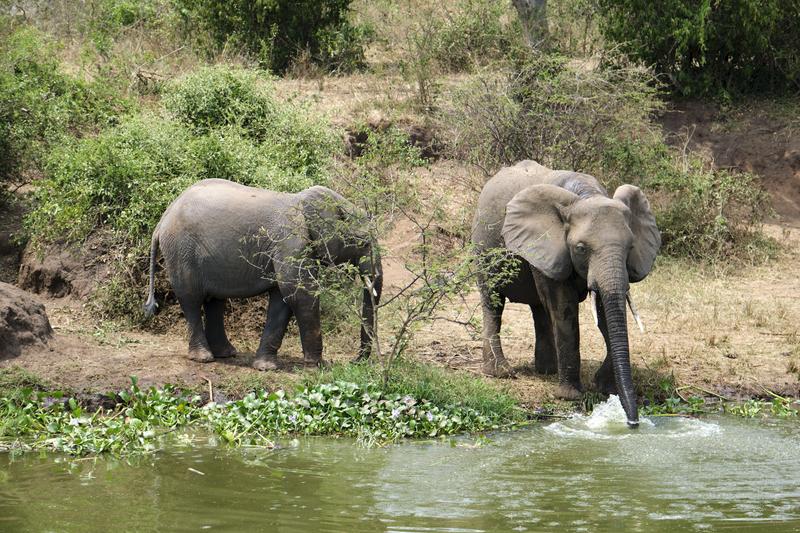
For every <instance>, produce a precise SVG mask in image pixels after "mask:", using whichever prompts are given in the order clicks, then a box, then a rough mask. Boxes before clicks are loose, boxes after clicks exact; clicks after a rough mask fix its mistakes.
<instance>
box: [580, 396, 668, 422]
mask: <svg viewBox="0 0 800 533" xmlns="http://www.w3.org/2000/svg"><path fill="white" fill-rule="evenodd" d="M584 419H585V423H586V427H588V428H589V429H612V428H618V427H619V428H622V429H626V430H627V429H628V424H627V421H628V416H627V415H626V414H625V409H623V407H622V402H620V401H619V396H617V395H616V394H612V395H611V396H609V397H608V400H606V401H605V402H603V403H601V404H600V405H596V406H595V408H594V410H593V411H592V414H591V415H589V418H586V417H584ZM639 424H640V425H648V424H649V425H651V426H652V424H653V423H652V422H650V420H648V419H646V418H642V419H641V420H640V421H639Z"/></svg>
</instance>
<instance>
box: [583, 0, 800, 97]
mask: <svg viewBox="0 0 800 533" xmlns="http://www.w3.org/2000/svg"><path fill="white" fill-rule="evenodd" d="M598 4H599V10H598V12H599V13H600V14H601V16H602V19H601V30H602V32H603V34H604V35H605V36H606V37H607V38H608V39H610V40H612V41H615V42H618V43H620V44H621V46H622V48H623V50H624V51H625V52H627V53H629V54H631V55H632V56H633V57H636V58H639V59H641V60H643V61H645V62H647V63H648V64H654V65H655V66H656V68H657V70H658V71H659V72H661V73H664V74H666V75H667V77H668V79H669V81H670V83H671V84H672V85H673V86H674V87H675V89H676V90H677V91H678V92H679V93H681V94H684V95H712V96H716V95H719V94H723V95H724V94H731V93H733V94H735V93H761V92H763V91H765V90H766V91H785V90H791V91H794V90H797V88H798V86H800V33H798V32H797V28H798V26H800V9H798V8H797V7H798V6H797V4H796V2H788V3H787V2H785V1H782V0H739V1H736V2H724V1H719V0H701V1H699V2H698V1H697V0H665V1H661V2H652V1H649V0H598Z"/></svg>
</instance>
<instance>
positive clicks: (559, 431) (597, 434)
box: [545, 394, 720, 440]
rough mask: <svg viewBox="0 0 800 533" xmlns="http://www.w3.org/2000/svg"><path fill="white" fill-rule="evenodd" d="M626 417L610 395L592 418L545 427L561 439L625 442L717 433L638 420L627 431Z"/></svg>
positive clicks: (693, 422)
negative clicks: (632, 439)
mask: <svg viewBox="0 0 800 533" xmlns="http://www.w3.org/2000/svg"><path fill="white" fill-rule="evenodd" d="M627 420H628V418H627V416H626V415H625V410H624V409H623V408H622V403H621V402H620V400H619V397H618V396H616V395H613V394H612V395H611V396H609V397H608V400H606V401H605V402H603V403H601V404H598V405H596V406H595V407H594V410H593V411H592V414H591V415H589V416H585V415H574V416H573V417H571V418H570V419H569V420H565V421H563V422H555V423H553V424H550V425H549V426H547V427H545V429H546V430H547V431H549V432H551V433H554V434H556V435H558V436H561V437H580V438H589V439H601V440H608V439H615V440H618V439H629V438H632V437H636V438H648V437H655V436H658V437H662V438H676V437H686V436H688V435H692V436H697V437H707V436H710V435H713V434H716V433H718V432H719V431H720V428H719V426H718V425H717V424H714V423H711V422H704V421H702V420H697V419H692V418H683V417H678V418H669V419H666V418H665V419H659V420H658V421H657V422H656V421H654V420H652V419H650V418H647V417H642V418H640V420H639V428H638V429H629V428H628V425H627Z"/></svg>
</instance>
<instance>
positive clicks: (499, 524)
mask: <svg viewBox="0 0 800 533" xmlns="http://www.w3.org/2000/svg"><path fill="white" fill-rule="evenodd" d="M284 444H285V445H284V446H283V447H281V448H279V449H277V450H273V451H266V450H244V451H243V450H231V449H227V448H224V447H220V446H217V445H216V443H214V441H213V440H211V439H208V438H202V439H199V438H194V439H193V440H192V443H191V445H189V444H184V445H181V444H180V443H178V444H176V445H175V446H174V447H172V448H171V449H170V450H169V451H167V452H163V453H159V454H157V455H154V456H150V457H147V458H145V459H141V460H139V461H138V462H136V463H135V464H129V463H127V462H124V461H119V460H113V459H83V460H79V461H74V460H69V459H67V458H63V457H57V456H52V455H45V456H36V455H26V456H23V457H22V458H17V459H13V460H12V459H11V458H10V457H9V456H8V455H0V531H81V532H83V531H129V530H136V531H205V530H209V531H280V532H293V531H297V532H301V531H302V532H305V531H313V532H315V533H316V532H323V531H337V532H338V531H348V532H360V531H393V532H394V531H397V532H400V531H425V532H428V531H449V532H473V531H623V530H625V531H647V532H657V531H668V532H670V533H674V532H676V531H686V530H689V531H691V530H696V531H703V530H712V531H718V530H723V531H800V425H798V424H797V422H796V421H795V422H778V421H773V422H764V421H746V420H740V419H732V418H719V419H704V420H693V419H683V418H653V419H652V420H646V419H644V420H643V421H642V425H641V427H640V428H639V429H638V430H636V431H631V430H628V429H627V428H626V427H625V417H624V413H623V412H622V410H621V407H619V405H618V403H614V402H613V401H612V402H609V403H607V404H605V405H603V406H601V408H599V409H597V410H596V411H595V414H594V415H593V416H591V417H575V418H573V419H571V420H566V421H561V422H556V423H552V424H549V425H540V426H536V427H534V428H532V429H526V430H523V431H517V432H510V433H503V434H497V435H494V436H492V437H491V442H489V443H488V444H487V443H484V444H482V445H477V444H479V443H476V441H475V440H474V439H472V438H460V439H456V440H455V441H454V442H453V443H452V444H451V443H447V442H445V443H442V442H436V443H420V442H412V443H406V444H401V445H395V446H388V447H385V448H373V449H365V448H363V447H360V446H358V445H357V444H355V443H354V442H352V441H350V440H344V439H342V440H336V439H321V438H320V439H303V440H300V441H294V442H287V443H284Z"/></svg>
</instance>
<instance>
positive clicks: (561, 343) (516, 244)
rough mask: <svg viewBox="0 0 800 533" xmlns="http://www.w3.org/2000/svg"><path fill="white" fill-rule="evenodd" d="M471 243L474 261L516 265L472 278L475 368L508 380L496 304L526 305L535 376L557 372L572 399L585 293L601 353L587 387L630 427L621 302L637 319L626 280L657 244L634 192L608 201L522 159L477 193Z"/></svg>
mask: <svg viewBox="0 0 800 533" xmlns="http://www.w3.org/2000/svg"><path fill="white" fill-rule="evenodd" d="M472 242H473V243H474V245H475V247H476V249H477V251H478V253H479V254H480V255H481V256H482V257H484V258H485V257H487V254H488V253H489V252H491V251H492V250H497V249H506V250H508V251H509V252H510V253H511V254H512V255H513V256H515V257H516V258H517V259H518V264H519V267H518V269H517V270H516V271H515V272H513V273H512V275H510V276H507V277H506V278H505V279H501V278H500V277H498V276H496V275H495V274H496V273H495V272H492V270H493V269H494V270H497V269H498V267H497V265H490V266H488V267H487V268H485V269H484V270H483V272H482V273H481V275H480V276H479V280H478V283H479V287H480V292H481V304H482V308H483V361H484V363H483V367H484V371H485V372H486V373H489V374H492V375H495V376H506V375H509V374H510V373H511V368H510V366H509V364H508V362H507V361H506V358H505V356H504V354H503V350H502V347H501V345H500V323H501V316H502V313H503V307H504V305H505V301H506V299H508V300H510V301H512V302H520V303H524V304H528V305H529V306H530V307H531V312H532V314H533V322H534V329H535V332H536V345H535V351H534V367H535V369H536V371H537V372H541V373H545V374H548V373H556V372H557V373H558V378H559V382H560V385H559V394H560V396H562V397H564V398H569V399H576V398H577V397H579V394H580V392H581V390H582V387H581V382H580V351H579V345H580V337H579V331H578V303H579V302H581V301H583V300H584V299H585V298H586V296H587V294H592V302H593V306H594V307H593V311H594V312H595V313H596V320H597V325H598V326H599V328H600V330H601V332H602V334H603V338H604V339H605V343H606V350H607V356H606V359H605V361H604V362H603V364H602V366H601V367H600V369H599V370H598V371H597V374H596V375H595V382H596V383H597V386H598V388H599V389H600V390H601V391H602V392H605V393H611V392H618V393H619V395H620V400H621V401H622V405H623V407H624V408H625V412H626V414H627V416H628V423H629V425H631V426H635V425H637V424H638V413H637V408H636V395H635V392H634V389H633V382H632V380H631V365H630V356H629V348H628V330H627V322H626V310H625V304H626V301H627V302H629V303H630V305H631V311H632V312H633V314H634V317H635V318H636V319H637V321H638V315H637V314H636V311H635V308H634V307H633V302H632V300H631V299H630V294H629V292H628V289H629V283H630V282H636V281H641V280H642V279H644V277H645V276H647V274H648V273H649V272H650V269H651V268H652V266H653V261H654V260H655V257H656V253H657V252H658V249H659V248H660V246H661V235H660V233H659V231H658V228H657V227H656V221H655V218H654V217H653V214H652V212H651V211H650V205H649V203H648V201H647V198H645V196H644V194H643V193H642V191H641V190H639V188H637V187H634V186H632V185H622V186H621V187H619V188H618V189H617V190H616V192H615V193H614V196H613V198H609V196H608V194H607V193H606V191H605V189H604V188H603V186H602V185H600V183H598V181H597V180H596V179H595V178H593V177H592V176H588V175H586V174H581V173H578V172H569V171H564V170H551V169H549V168H546V167H543V166H541V165H539V164H538V163H536V162H534V161H522V162H520V163H517V164H516V165H514V166H513V167H510V168H504V169H502V170H500V172H498V173H497V174H496V175H495V176H494V177H492V178H491V179H490V180H489V181H488V182H487V183H486V185H485V186H484V188H483V191H482V192H481V195H480V199H479V201H478V210H477V213H476V215H475V221H474V224H473V229H472ZM509 278H510V279H509Z"/></svg>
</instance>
